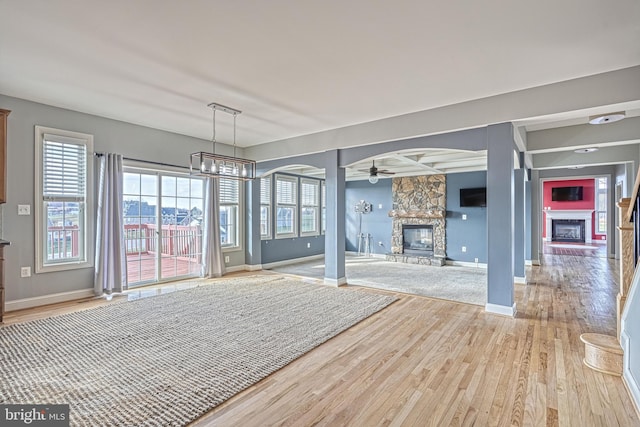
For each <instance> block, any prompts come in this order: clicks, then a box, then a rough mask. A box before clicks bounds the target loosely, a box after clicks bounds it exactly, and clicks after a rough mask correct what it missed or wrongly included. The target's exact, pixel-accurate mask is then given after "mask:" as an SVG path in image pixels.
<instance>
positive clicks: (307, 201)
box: [300, 181, 318, 206]
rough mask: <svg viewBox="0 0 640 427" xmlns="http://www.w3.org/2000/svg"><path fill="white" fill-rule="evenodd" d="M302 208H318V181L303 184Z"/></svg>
mask: <svg viewBox="0 0 640 427" xmlns="http://www.w3.org/2000/svg"><path fill="white" fill-rule="evenodd" d="M300 190H301V193H302V194H301V198H302V206H318V181H302V182H301V187H300Z"/></svg>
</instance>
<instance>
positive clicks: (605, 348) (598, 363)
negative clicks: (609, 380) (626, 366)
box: [580, 333, 623, 376]
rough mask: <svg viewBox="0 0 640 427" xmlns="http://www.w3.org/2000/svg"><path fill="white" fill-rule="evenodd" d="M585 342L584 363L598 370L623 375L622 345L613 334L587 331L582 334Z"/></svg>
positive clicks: (581, 336)
mask: <svg viewBox="0 0 640 427" xmlns="http://www.w3.org/2000/svg"><path fill="white" fill-rule="evenodd" d="M580 340H582V342H583V343H584V360H583V361H584V364H585V365H587V366H588V367H590V368H591V369H595V370H596V371H599V372H602V373H605V374H610V375H617V376H620V375H622V354H623V352H622V347H620V342H619V341H618V339H617V338H616V337H614V336H612V335H603V334H593V333H587V334H582V335H580Z"/></svg>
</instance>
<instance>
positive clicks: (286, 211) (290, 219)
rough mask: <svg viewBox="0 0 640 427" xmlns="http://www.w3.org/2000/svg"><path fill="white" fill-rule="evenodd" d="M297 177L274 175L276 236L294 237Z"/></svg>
mask: <svg viewBox="0 0 640 427" xmlns="http://www.w3.org/2000/svg"><path fill="white" fill-rule="evenodd" d="M297 196H298V179H297V178H295V177H291V176H286V175H276V237H280V238H282V237H296V235H297V215H296V212H297V211H298V197H297Z"/></svg>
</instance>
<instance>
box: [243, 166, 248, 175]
mask: <svg viewBox="0 0 640 427" xmlns="http://www.w3.org/2000/svg"><path fill="white" fill-rule="evenodd" d="M242 176H247V167H246V166H245V165H242Z"/></svg>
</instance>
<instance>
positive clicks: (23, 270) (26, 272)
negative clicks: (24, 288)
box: [20, 267, 31, 277]
mask: <svg viewBox="0 0 640 427" xmlns="http://www.w3.org/2000/svg"><path fill="white" fill-rule="evenodd" d="M20 277H31V267H20Z"/></svg>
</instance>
